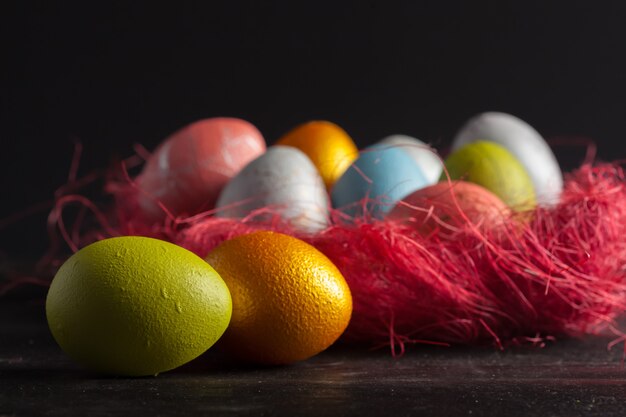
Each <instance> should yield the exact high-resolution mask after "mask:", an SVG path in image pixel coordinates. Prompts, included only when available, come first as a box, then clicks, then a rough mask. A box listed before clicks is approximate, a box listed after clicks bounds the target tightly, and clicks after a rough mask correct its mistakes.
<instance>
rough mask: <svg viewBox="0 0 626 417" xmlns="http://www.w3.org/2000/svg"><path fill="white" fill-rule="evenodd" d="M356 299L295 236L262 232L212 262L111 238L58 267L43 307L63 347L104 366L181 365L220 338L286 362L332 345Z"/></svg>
mask: <svg viewBox="0 0 626 417" xmlns="http://www.w3.org/2000/svg"><path fill="white" fill-rule="evenodd" d="M351 314H352V296H351V294H350V289H349V288H348V285H347V283H346V281H345V279H344V278H343V276H342V275H341V273H340V272H339V270H338V269H337V267H335V265H334V264H333V263H332V262H331V261H330V260H329V259H328V258H327V257H326V256H324V255H323V254H322V253H321V252H319V251H318V250H317V249H315V248H314V247H313V246H311V245H309V244H308V243H306V242H303V241H302V240H299V239H296V238H294V237H291V236H288V235H284V234H280V233H274V232H270V231H259V232H255V233H251V234H248V235H244V236H240V237H237V238H234V239H231V240H227V241H225V242H224V243H222V244H221V245H219V246H218V247H216V248H215V249H214V250H212V251H211V252H210V253H209V254H208V255H207V256H206V258H205V259H202V258H200V257H198V256H197V255H195V254H193V253H192V252H190V251H188V250H186V249H184V248H182V247H179V246H176V245H174V244H172V243H169V242H165V241H162V240H158V239H152V238H147V237H139V236H123V237H115V238H110V239H104V240H101V241H99V242H96V243H93V244H91V245H88V246H86V247H84V248H83V249H81V250H79V251H78V252H76V253H75V254H74V255H72V256H71V257H70V258H69V259H68V260H67V261H66V262H65V263H64V264H63V265H62V266H61V268H60V269H59V271H58V272H57V274H56V275H55V277H54V279H53V280H52V283H51V285H50V289H49V291H48V296H47V298H46V316H47V318H48V325H49V327H50V330H51V332H52V335H53V336H54V338H55V339H56V341H57V342H58V344H59V345H60V346H61V348H62V349H63V350H64V351H65V352H66V353H68V354H69V355H70V356H72V357H73V358H74V359H76V360H77V361H79V362H80V363H82V364H83V365H85V366H87V367H89V368H91V369H93V370H96V371H98V372H103V373H109V374H115V375H128V376H142V375H155V374H158V373H160V372H164V371H167V370H170V369H174V368H177V367H179V366H181V365H183V364H185V363H187V362H189V361H191V360H193V359H195V358H196V357H198V356H199V355H201V354H202V353H204V352H205V351H206V350H207V349H209V348H210V347H211V346H212V345H213V344H215V343H216V342H217V341H218V339H219V341H220V344H221V346H222V348H223V349H224V350H225V351H226V352H227V353H228V354H230V355H231V356H232V357H233V358H237V359H240V360H243V361H246V362H250V363H260V364H288V363H292V362H296V361H300V360H304V359H307V358H309V357H311V356H313V355H315V354H317V353H319V352H321V351H322V350H324V349H326V348H327V347H329V346H330V345H331V344H333V343H334V342H335V341H336V340H337V339H338V338H339V336H341V334H342V333H343V331H344V330H345V329H346V327H347V326H348V323H349V321H350V317H351Z"/></svg>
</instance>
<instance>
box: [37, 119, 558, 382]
mask: <svg viewBox="0 0 626 417" xmlns="http://www.w3.org/2000/svg"><path fill="white" fill-rule="evenodd" d="M136 180H137V185H138V187H139V189H140V190H141V191H142V192H141V193H139V194H138V198H139V200H138V208H139V210H140V211H141V215H142V216H143V217H144V219H145V220H146V221H149V222H159V221H162V220H163V218H164V216H165V215H166V214H171V215H174V216H187V215H194V214H196V213H199V212H203V211H210V210H213V212H214V215H215V216H221V217H234V218H245V217H247V216H250V215H251V213H257V214H255V215H256V216H258V215H259V214H258V212H263V211H264V210H267V209H268V208H269V209H270V210H269V211H270V212H271V213H272V215H276V214H279V215H280V216H281V217H282V218H283V219H284V220H285V221H286V222H289V223H290V224H291V225H292V226H293V227H294V228H296V229H298V230H300V231H302V232H305V233H315V232H318V231H320V230H323V229H324V228H326V227H327V226H328V225H329V223H330V220H329V217H330V216H329V212H330V210H331V207H333V208H335V209H337V210H340V211H342V212H343V213H344V214H345V215H346V216H347V218H350V217H361V218H363V219H382V218H387V219H392V220H393V221H403V222H408V223H410V224H414V225H416V227H418V228H419V230H420V231H422V230H427V231H431V230H432V229H433V228H436V227H438V225H439V224H440V223H441V222H445V223H447V224H449V225H453V226H455V225H460V224H461V223H463V222H467V221H468V220H469V221H470V222H473V223H476V224H481V225H482V224H497V223H498V222H500V221H501V220H502V219H503V218H504V217H505V216H504V215H505V214H506V213H509V211H510V210H516V211H523V210H527V209H530V208H532V207H534V206H535V204H537V203H539V204H542V205H549V204H553V203H555V202H556V201H557V200H558V198H559V193H560V191H561V188H562V184H563V180H562V175H561V171H560V169H559V166H558V164H557V162H556V159H555V157H554V155H553V154H552V152H551V150H550V148H549V146H548V145H547V144H546V142H545V141H544V140H543V139H542V138H541V136H540V135H539V133H537V132H536V131H535V130H534V129H533V128H532V127H530V126H529V125H528V124H526V123H525V122H523V121H522V120H520V119H518V118H516V117H514V116H511V115H508V114H504V113H484V114H481V115H479V116H477V117H475V118H473V119H471V120H470V121H469V122H468V123H467V124H466V125H465V126H464V127H463V128H462V129H461V130H460V132H459V134H458V135H457V137H456V138H455V140H454V142H453V146H452V152H451V154H450V155H449V156H448V157H447V158H446V159H445V160H443V159H442V158H440V157H439V156H438V154H437V152H436V150H434V149H433V148H431V147H429V146H428V145H426V144H425V143H423V142H421V141H419V140H418V139H415V138H412V137H409V136H404V135H393V136H389V137H387V138H384V139H383V140H381V141H380V142H378V143H377V144H375V145H373V146H370V147H368V148H365V149H363V150H361V151H360V152H359V150H358V148H357V146H356V145H355V143H354V142H353V141H352V139H351V138H350V136H349V135H348V134H347V133H346V132H345V131H344V130H343V129H341V128H340V127H339V126H337V125H335V124H333V123H330V122H321V121H316V122H309V123H306V124H303V125H301V126H298V127H296V128H295V129H294V130H292V131H290V132H288V133H287V134H286V135H285V136H283V137H282V138H280V139H279V140H278V142H277V143H276V145H274V146H271V147H269V148H266V145H265V141H264V139H263V137H262V135H261V133H260V132H259V131H258V130H257V129H256V128H255V127H254V126H253V125H251V124H250V123H248V122H245V121H243V120H239V119H230V118H215V119H206V120H202V121H199V122H196V123H193V124H191V125H189V126H187V127H185V128H183V129H182V130H180V131H178V132H176V133H174V134H173V135H172V136H170V137H169V138H168V139H166V140H165V141H164V142H163V144H161V145H160V146H159V147H158V148H157V150H156V151H155V152H154V154H153V155H152V156H151V157H150V158H149V160H148V161H147V162H146V165H145V167H144V169H143V171H142V172H141V174H140V175H139V176H138V177H137V179H136ZM46 310H47V316H48V321H49V325H50V329H51V331H52V334H53V336H54V337H55V339H56V340H57V341H58V343H59V344H60V345H61V347H62V348H63V349H64V350H65V351H66V352H68V353H69V354H70V355H71V356H73V357H75V358H76V359H77V360H79V361H80V362H82V363H84V364H86V365H87V366H89V367H91V368H93V369H96V370H99V371H102V372H108V373H114V374H122V375H150V374H156V373H159V372H163V371H166V370H169V369H173V368H175V367H178V366H180V365H182V364H183V363H186V362H188V361H190V360H191V359H193V358H195V357H197V356H199V355H200V354H201V353H203V352H204V351H206V350H207V349H208V348H209V347H211V346H212V345H213V344H214V343H216V341H217V340H218V339H220V344H221V345H222V346H224V347H226V349H227V350H228V351H229V352H230V353H233V354H235V355H236V356H238V357H240V358H242V359H244V360H246V361H251V362H257V363H265V364H283V363H291V362H294V361H298V360H302V359H306V358H308V357H310V356H313V355H315V354H317V353H319V352H320V351H322V350H324V349H326V348H327V347H328V346H330V345H331V344H332V343H334V342H335V340H337V338H339V336H340V335H341V333H342V332H343V331H344V330H345V328H346V327H347V325H348V322H349V320H350V315H351V311H352V299H351V295H350V290H349V288H348V287H347V285H346V282H345V280H344V278H343V277H342V276H341V273H340V272H339V271H338V270H337V268H336V267H335V266H334V265H333V264H332V263H331V262H330V261H329V260H328V258H326V257H325V256H324V255H323V254H322V253H320V252H319V251H317V250H316V249H315V248H314V247H312V246H310V245H308V244H307V243H305V242H303V241H301V240H298V239H296V238H294V237H290V236H286V235H282V234H278V233H273V232H256V233H253V234H250V235H246V236H241V237H238V238H235V239H232V240H229V241H226V242H224V243H222V244H221V245H220V246H218V247H217V248H216V249H214V250H213V251H212V252H211V253H209V254H208V255H207V256H206V258H205V259H201V258H199V257H197V256H196V255H194V254H192V253H191V252H188V251H187V250H185V249H183V248H180V247H177V246H175V245H173V244H170V243H167V242H163V241H159V240H155V239H149V238H143V237H120V238H113V239H106V240H102V241H100V242H97V243H94V244H92V245H90V246H87V247H85V248H83V249H82V250H81V251H79V252H77V253H76V254H74V255H73V256H72V257H71V258H70V259H69V260H68V261H67V262H66V263H65V264H64V265H63V266H62V267H61V268H60V270H59V271H58V273H57V275H56V276H55V278H54V280H53V282H52V284H51V287H50V291H49V294H48V298H47V303H46Z"/></svg>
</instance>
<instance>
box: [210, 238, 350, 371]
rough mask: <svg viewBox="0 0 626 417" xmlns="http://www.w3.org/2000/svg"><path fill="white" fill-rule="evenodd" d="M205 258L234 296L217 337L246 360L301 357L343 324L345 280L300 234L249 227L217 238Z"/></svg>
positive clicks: (332, 339) (347, 295)
mask: <svg viewBox="0 0 626 417" xmlns="http://www.w3.org/2000/svg"><path fill="white" fill-rule="evenodd" d="M206 259H207V261H208V262H209V263H210V264H211V265H213V267H214V268H215V269H216V270H217V271H218V272H219V273H220V275H221V276H222V277H223V278H224V281H226V284H228V288H230V291H231V294H232V297H233V318H232V321H231V324H230V326H229V327H228V330H226V333H225V334H224V337H223V338H222V340H221V341H220V344H222V343H223V344H224V346H225V347H226V348H227V349H228V351H230V352H231V353H232V354H233V355H235V356H237V357H239V358H241V359H243V360H245V361H248V362H256V363H262V364H274V365H275V364H288V363H291V362H296V361H299V360H303V359H307V358H309V357H311V356H313V355H315V354H317V353H319V352H321V351H323V350H324V349H326V348H327V347H328V346H330V345H331V344H332V343H334V342H335V340H337V338H338V337H339V336H341V334H342V333H343V331H344V330H345V329H346V327H347V326H348V322H349V321H350V316H351V314H352V296H351V294H350V289H349V288H348V284H347V283H346V281H345V279H344V278H343V276H342V275H341V272H339V270H338V269H337V267H336V266H335V265H334V264H333V263H332V262H331V261H330V260H329V259H328V258H327V257H326V256H325V255H324V254H322V253H321V252H320V251H318V250H317V249H315V248H314V247H313V246H311V245H309V244H308V243H306V242H303V241H301V240H299V239H296V238H294V237H291V236H287V235H283V234H280V233H274V232H267V231H261V232H255V233H251V234H248V235H244V236H240V237H237V238H235V239H232V240H228V241H226V242H224V243H222V244H221V245H219V246H218V247H217V248H215V249H214V250H213V251H211V252H210V253H209V255H208V256H207V258H206Z"/></svg>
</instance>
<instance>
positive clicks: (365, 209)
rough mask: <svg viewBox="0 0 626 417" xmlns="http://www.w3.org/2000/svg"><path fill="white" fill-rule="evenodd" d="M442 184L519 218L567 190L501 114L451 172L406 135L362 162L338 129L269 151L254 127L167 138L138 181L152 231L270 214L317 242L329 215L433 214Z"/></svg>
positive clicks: (217, 124)
mask: <svg viewBox="0 0 626 417" xmlns="http://www.w3.org/2000/svg"><path fill="white" fill-rule="evenodd" d="M444 166H445V168H446V169H445V171H444V170H443V168H444ZM449 180H452V181H463V182H471V183H474V184H476V185H478V186H479V187H467V186H466V185H460V186H459V185H458V184H457V183H456V182H455V184H454V187H451V186H450V185H453V184H451V183H450V181H449ZM440 181H444V182H446V183H447V184H448V185H449V187H447V189H448V190H452V189H454V190H455V191H454V192H455V193H457V194H463V195H466V194H467V193H470V194H472V195H474V194H476V193H483V194H484V193H491V194H494V195H495V197H497V198H494V197H493V196H491V195H490V196H489V197H488V199H489V200H490V201H498V203H499V204H498V207H504V206H507V207H510V208H512V209H513V210H516V211H520V210H526V209H530V208H532V207H534V205H535V204H536V203H537V202H538V203H540V204H545V205H549V204H552V203H554V202H555V201H557V200H558V196H559V193H560V191H561V188H562V185H563V179H562V175H561V171H560V168H559V166H558V164H557V162H556V158H555V157H554V154H553V153H552V151H551V150H550V148H549V146H548V145H547V144H546V142H545V141H544V140H543V138H542V137H541V136H540V135H539V133H537V131H536V130H534V129H533V128H532V127H531V126H530V125H528V124H527V123H525V122H524V121H522V120H520V119H518V118H516V117H514V116H511V115H508V114H505V113H496V112H491V113H484V114H481V115H479V116H477V117H475V118H473V119H471V120H470V121H469V122H468V123H467V124H466V125H465V126H464V127H463V128H462V129H461V130H460V132H459V133H458V135H457V136H456V138H455V140H454V141H453V145H452V153H451V154H450V155H449V156H448V158H447V159H446V160H445V163H444V161H443V159H441V158H440V157H439V155H438V154H437V152H436V150H435V149H433V148H431V147H429V146H428V145H426V144H425V143H423V142H421V141H420V140H418V139H415V138H412V137H409V136H405V135H393V136H389V137H387V138H384V139H382V140H381V141H379V142H378V143H376V144H375V145H373V146H370V147H368V148H365V149H363V150H361V151H360V152H359V150H358V149H357V146H356V145H355V143H354V142H353V140H352V139H351V138H350V136H349V135H348V134H347V133H346V132H345V131H344V130H343V129H341V128H340V127H339V126H337V125H335V124H333V123H330V122H325V121H314V122H309V123H305V124H303V125H300V126H298V127H296V128H295V129H293V130H292V131H290V132H288V133H287V134H285V135H284V136H283V137H282V138H280V139H279V140H278V141H277V142H276V144H275V145H274V146H271V147H269V148H267V149H266V145H265V141H264V139H263V137H262V135H261V133H260V132H259V131H258V130H257V129H256V128H255V127H254V126H253V125H251V124H249V123H247V122H245V121H243V120H239V119H229V118H216V119H206V120H202V121H199V122H196V123H193V124H191V125H189V126H187V127H185V128H184V129H182V130H180V131H178V132H176V133H175V134H173V135H172V136H171V137H169V138H168V139H167V140H166V141H165V142H164V143H163V144H162V145H161V146H160V147H159V148H158V149H157V151H156V152H155V153H154V155H153V156H152V157H151V158H150V159H149V160H148V161H147V164H146V166H145V168H144V170H143V172H142V173H141V174H140V175H139V177H138V178H137V184H138V185H139V188H140V189H141V190H142V193H141V194H140V195H139V203H140V204H139V207H140V208H141V210H142V211H143V215H144V216H145V217H146V218H147V219H149V221H154V220H156V221H158V220H160V219H162V217H163V216H164V215H165V213H166V212H169V213H171V214H173V215H175V216H185V215H193V214H196V213H198V212H201V211H207V210H215V215H216V216H221V217H234V218H245V217H248V216H250V214H251V213H255V211H257V210H264V211H265V212H266V213H272V214H276V213H279V214H280V215H281V217H282V218H283V219H285V220H286V221H287V222H289V223H291V224H292V225H293V226H294V227H295V228H297V229H300V230H302V231H305V232H313V233H314V232H317V231H319V230H322V229H324V228H325V227H327V226H328V224H329V209H330V207H334V208H336V209H340V210H341V211H343V212H344V213H346V214H348V215H351V216H362V215H367V216H371V217H374V218H383V217H386V216H387V215H388V214H389V213H391V216H392V217H394V218H397V215H398V213H404V214H406V213H407V212H406V210H404V209H401V208H398V209H397V210H396V209H394V207H398V203H399V202H401V201H402V200H405V201H404V202H403V203H401V204H400V205H402V206H404V207H406V206H407V204H409V205H411V206H414V205H415V203H417V202H418V201H422V200H423V197H422V195H427V196H429V197H428V201H429V202H430V203H428V204H429V205H432V204H431V203H432V201H431V200H432V198H433V196H434V195H442V193H441V192H440V191H442V190H444V188H445V187H444V186H442V185H439V184H438V183H439V182H440ZM433 186H434V187H435V190H437V192H433V190H432V189H430V188H429V187H433ZM450 192H451V191H449V192H448V194H450ZM412 194H416V195H412ZM444 194H445V193H444ZM442 199H444V200H446V199H447V200H449V199H450V196H445V197H442ZM463 200H467V199H463ZM469 200H470V201H473V200H474V199H473V198H472V197H470V198H469ZM479 200H481V201H482V200H484V199H483V198H482V197H480V198H479ZM500 201H501V202H502V203H503V204H502V203H500ZM448 202H449V201H448ZM424 204H425V202H424V201H422V203H420V205H424ZM435 204H436V203H435ZM442 204H443V203H442ZM446 204H447V203H446ZM457 204H458V203H457ZM469 211H470V212H471V211H472V210H471V209H470V210H469ZM474 211H475V210H474Z"/></svg>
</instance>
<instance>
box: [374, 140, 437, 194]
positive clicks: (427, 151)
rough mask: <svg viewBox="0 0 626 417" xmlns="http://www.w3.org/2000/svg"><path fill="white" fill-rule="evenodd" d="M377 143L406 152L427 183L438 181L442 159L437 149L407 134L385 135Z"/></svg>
mask: <svg viewBox="0 0 626 417" xmlns="http://www.w3.org/2000/svg"><path fill="white" fill-rule="evenodd" d="M378 143H379V144H381V145H388V146H394V147H397V148H399V149H402V150H403V151H405V152H406V153H408V154H409V156H410V157H411V158H413V160H414V161H415V162H416V163H417V166H419V167H420V170H421V171H422V173H423V174H424V177H425V178H426V181H427V182H428V184H434V183H436V182H437V181H439V177H440V176H441V171H442V170H443V160H442V159H441V158H439V156H438V155H437V151H436V150H435V149H434V148H432V147H430V146H429V145H427V144H426V143H424V142H422V141H421V140H419V139H416V138H413V137H411V136H407V135H391V136H387V137H386V138H384V139H383V140H381V141H380V142H378Z"/></svg>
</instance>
